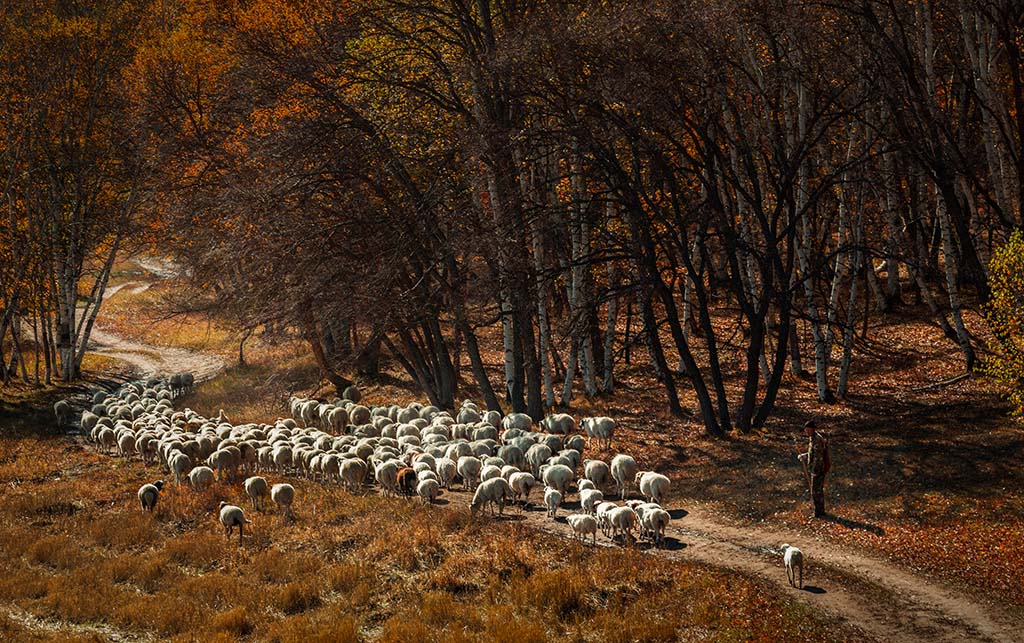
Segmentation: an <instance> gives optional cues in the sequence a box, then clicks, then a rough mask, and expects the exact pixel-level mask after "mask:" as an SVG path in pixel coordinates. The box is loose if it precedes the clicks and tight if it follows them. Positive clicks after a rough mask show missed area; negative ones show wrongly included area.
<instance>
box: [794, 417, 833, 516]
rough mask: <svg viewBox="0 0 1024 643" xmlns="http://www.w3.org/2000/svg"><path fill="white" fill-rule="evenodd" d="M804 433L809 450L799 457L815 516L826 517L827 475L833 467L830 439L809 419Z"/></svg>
mask: <svg viewBox="0 0 1024 643" xmlns="http://www.w3.org/2000/svg"><path fill="white" fill-rule="evenodd" d="M804 435H806V436H807V438H808V442H807V452H806V453H801V454H800V455H798V456H797V459H798V460H800V462H802V463H803V465H804V475H805V476H806V477H807V486H808V487H809V488H810V490H811V500H813V501H814V517H815V518H824V517H825V516H826V515H827V514H826V513H825V476H826V475H827V474H828V472H829V471H830V470H831V469H832V455H831V453H829V445H828V439H827V438H826V437H825V436H824V435H822V434H821V433H818V424H817V422H815V421H814V420H809V421H807V422H806V423H805V424H804Z"/></svg>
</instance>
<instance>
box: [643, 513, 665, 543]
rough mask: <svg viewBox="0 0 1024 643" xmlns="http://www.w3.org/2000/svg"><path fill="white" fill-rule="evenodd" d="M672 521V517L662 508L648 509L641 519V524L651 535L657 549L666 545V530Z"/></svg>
mask: <svg viewBox="0 0 1024 643" xmlns="http://www.w3.org/2000/svg"><path fill="white" fill-rule="evenodd" d="M671 521H672V516H670V515H669V513H668V512H667V511H665V510H664V509H661V508H655V509H647V510H646V511H644V513H643V516H642V517H641V518H640V524H641V526H642V527H643V528H644V530H645V531H646V532H647V533H648V534H650V535H651V539H652V540H653V541H654V546H655V547H660V546H662V545H663V544H664V543H665V528H666V527H668V523H669V522H671Z"/></svg>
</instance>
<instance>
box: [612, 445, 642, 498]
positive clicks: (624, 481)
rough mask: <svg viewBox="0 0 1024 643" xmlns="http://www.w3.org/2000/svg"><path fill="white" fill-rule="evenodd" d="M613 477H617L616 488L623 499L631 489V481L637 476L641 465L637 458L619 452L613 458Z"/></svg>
mask: <svg viewBox="0 0 1024 643" xmlns="http://www.w3.org/2000/svg"><path fill="white" fill-rule="evenodd" d="M610 469H611V474H612V478H614V479H615V490H616V491H618V492H619V493H620V496H621V498H622V499H623V500H625V499H626V492H627V491H628V490H629V481H630V480H632V479H633V478H634V477H635V476H636V472H637V471H638V470H639V467H637V465H636V460H634V459H633V458H632V456H628V455H624V454H622V453H620V454H618V455H617V456H615V457H614V458H612V464H611V467H610Z"/></svg>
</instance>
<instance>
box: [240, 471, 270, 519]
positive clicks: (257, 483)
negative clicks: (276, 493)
mask: <svg viewBox="0 0 1024 643" xmlns="http://www.w3.org/2000/svg"><path fill="white" fill-rule="evenodd" d="M269 490H270V487H269V486H268V485H267V479H266V478H261V477H260V476H253V477H251V478H246V480H245V494H246V495H247V496H249V501H250V502H251V503H252V508H253V509H254V510H256V511H259V510H260V505H262V504H263V499H264V498H266V497H267V493H268V492H269Z"/></svg>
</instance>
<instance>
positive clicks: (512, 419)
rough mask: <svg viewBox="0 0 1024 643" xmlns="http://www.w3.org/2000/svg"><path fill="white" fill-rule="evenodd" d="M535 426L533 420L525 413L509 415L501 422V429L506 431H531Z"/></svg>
mask: <svg viewBox="0 0 1024 643" xmlns="http://www.w3.org/2000/svg"><path fill="white" fill-rule="evenodd" d="M532 426H533V418H531V417H530V416H529V415H527V414H525V413H509V414H508V415H506V416H505V418H504V419H503V420H502V421H501V428H503V429H505V430H506V431H507V430H508V429H523V430H524V431H529V430H530V428H531V427H532Z"/></svg>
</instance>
